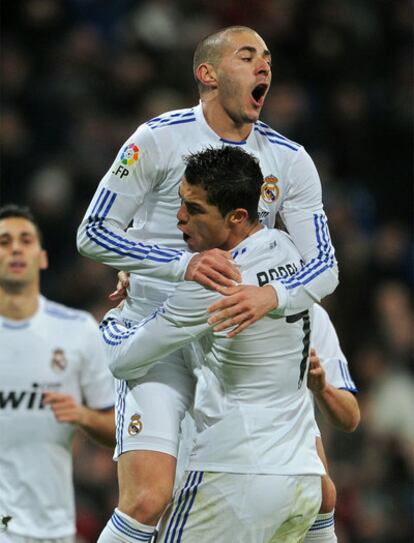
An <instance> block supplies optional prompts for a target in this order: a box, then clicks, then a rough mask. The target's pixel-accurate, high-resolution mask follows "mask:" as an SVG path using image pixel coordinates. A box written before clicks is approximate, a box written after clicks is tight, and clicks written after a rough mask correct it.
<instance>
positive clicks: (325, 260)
mask: <svg viewBox="0 0 414 543" xmlns="http://www.w3.org/2000/svg"><path fill="white" fill-rule="evenodd" d="M313 217H314V226H315V236H316V241H317V244H316V245H317V248H318V255H317V256H316V257H315V258H313V259H312V260H310V261H309V262H308V263H307V264H306V265H305V266H304V267H303V268H302V269H301V270H300V271H299V272H298V273H297V274H295V275H293V276H292V277H289V278H287V279H281V280H280V282H281V283H282V284H283V285H284V286H285V287H286V289H287V290H291V289H293V288H296V287H298V286H301V285H306V284H308V283H309V282H310V281H312V280H313V279H314V278H315V277H317V276H318V275H320V274H321V273H323V272H324V271H325V270H327V269H330V268H332V267H333V266H334V264H335V258H334V253H333V249H332V245H331V243H330V239H329V233H328V227H327V223H326V218H325V216H324V215H322V214H320V215H318V214H316V213H315V214H314V216H313Z"/></svg>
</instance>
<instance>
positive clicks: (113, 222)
mask: <svg viewBox="0 0 414 543" xmlns="http://www.w3.org/2000/svg"><path fill="white" fill-rule="evenodd" d="M194 74H195V77H196V80H197V82H198V85H199V89H200V97H201V103H200V104H199V105H198V106H197V107H194V108H189V109H186V110H180V111H174V112H169V113H166V114H164V115H161V116H160V117H157V118H155V119H152V120H151V121H149V122H148V123H145V124H144V125H142V126H141V127H139V129H138V130H137V131H136V132H135V133H134V134H133V135H132V136H131V138H130V139H129V140H128V141H127V142H126V144H125V146H124V147H123V148H122V150H121V151H120V154H119V156H118V157H117V159H116V161H115V162H114V164H113V166H112V167H111V168H110V170H109V171H108V173H107V174H106V175H105V176H104V178H103V180H102V181H101V184H100V185H99V187H98V190H97V192H96V194H95V196H94V198H93V200H92V202H91V205H90V207H89V209H88V210H87V212H86V215H85V219H84V221H83V223H82V225H81V226H80V228H79V233H78V246H79V249H80V251H81V253H82V254H85V255H87V256H89V257H91V258H93V259H95V260H99V261H101V262H104V263H106V264H109V265H111V266H113V267H115V268H118V269H123V270H126V271H131V272H133V273H132V276H131V288H130V291H129V296H128V298H127V300H126V303H125V306H124V309H123V316H124V317H125V318H129V319H131V320H133V321H139V320H140V319H141V318H142V317H144V316H146V315H147V314H148V313H150V312H151V311H152V310H153V308H154V307H156V306H157V305H158V304H159V303H160V302H162V301H163V300H164V299H165V298H166V296H167V295H168V293H169V292H171V291H172V290H173V289H174V284H173V283H171V281H177V280H181V279H183V278H184V277H185V278H186V279H195V280H199V281H202V282H204V284H206V285H207V286H213V287H214V286H216V284H217V283H215V280H216V279H217V276H218V274H217V273H216V272H215V271H214V269H213V271H211V272H207V273H210V275H209V277H206V276H205V273H204V276H203V273H200V267H201V271H202V272H205V270H206V269H207V270H208V268H209V266H208V265H207V266H206V265H205V264H203V262H204V260H203V259H202V258H201V265H200V257H199V256H194V257H193V258H191V261H190V264H189V266H188V268H186V265H187V263H188V261H189V259H190V257H191V255H188V254H187V253H183V252H182V251H179V250H177V248H179V247H184V244H183V241H182V240H181V239H179V236H178V235H177V231H176V228H175V214H176V211H177V209H178V207H179V200H178V194H177V188H178V183H179V181H180V179H181V177H182V174H183V171H184V164H183V161H182V156H183V155H185V154H187V153H189V152H197V151H200V150H201V149H203V148H205V147H206V146H208V145H211V146H213V147H222V146H223V145H235V146H242V147H243V148H244V149H246V150H247V151H249V152H251V153H252V154H253V155H254V156H256V157H257V158H258V159H259V162H260V165H261V169H262V171H263V173H264V176H265V185H264V187H263V192H262V197H261V200H260V206H259V208H260V218H261V219H262V221H263V222H264V223H265V224H267V225H269V226H273V224H274V220H275V216H276V212H277V211H278V210H280V211H281V213H282V215H283V219H284V221H285V223H286V225H287V228H288V230H289V232H290V234H291V236H292V238H293V240H294V242H295V245H296V246H297V247H298V249H299V252H300V253H301V256H302V258H303V260H304V261H305V263H306V265H305V267H304V268H303V269H302V270H301V271H300V272H299V273H295V271H294V269H291V270H289V271H286V273H285V274H284V276H278V274H276V275H275V276H274V277H273V279H274V281H273V282H272V283H271V286H267V287H264V288H260V289H259V288H258V287H250V288H247V289H246V290H243V291H242V292H238V293H237V294H235V295H233V296H228V297H226V298H225V299H224V300H223V301H222V302H219V307H222V306H223V305H226V304H229V306H230V307H229V308H228V309H226V310H225V316H229V317H231V319H232V320H231V324H233V323H236V324H238V325H239V327H238V328H237V330H236V332H237V331H241V330H242V329H243V328H244V327H246V326H247V325H249V324H251V323H252V322H254V321H255V320H257V319H258V318H260V317H262V316H263V315H264V314H266V313H267V312H268V311H270V310H271V309H274V308H275V307H278V311H279V313H280V314H293V313H297V312H298V311H300V310H303V309H305V308H306V307H309V306H310V305H312V303H313V302H314V301H315V300H319V299H320V298H322V297H323V296H325V295H326V294H328V293H330V292H332V290H333V289H334V288H335V286H336V284H337V270H336V263H335V258H334V251H333V248H332V246H331V243H330V237H329V232H328V228H327V224H326V216H325V214H324V211H323V206H322V201H321V187H320V181H319V177H318V174H317V172H316V169H315V166H314V164H313V162H312V160H311V159H310V157H309V155H308V154H307V153H306V151H305V150H304V149H303V147H301V146H300V145H298V144H296V143H294V142H291V141H289V140H288V139H287V138H285V137H283V136H281V135H280V134H278V133H277V132H275V131H274V130H272V129H271V128H269V127H268V126H266V125H265V124H264V123H261V122H260V121H258V117H259V114H260V111H261V108H262V106H263V104H264V100H265V96H266V94H267V91H268V88H269V85H270V81H271V67H270V53H269V51H268V49H267V47H266V44H265V43H264V41H263V40H262V38H260V36H258V35H257V34H256V33H255V32H254V31H253V30H251V29H248V28H245V27H232V28H230V29H227V30H225V31H222V32H218V33H217V34H214V35H212V36H210V37H208V38H206V39H205V40H203V41H202V42H200V44H199V46H198V47H197V49H196V52H195V55H194ZM131 221H132V227H130V228H128V230H127V231H126V232H125V229H126V228H127V227H128V225H129V224H130V222H131ZM160 245H161V246H162V247H160ZM210 262H211V261H208V264H209V263H210ZM216 268H219V269H225V268H226V266H225V265H223V264H221V263H219V264H218V265H216ZM290 272H292V275H291V276H290V275H289V273H290ZM238 289H239V287H236V291H237V290H238ZM230 292H231V291H230ZM235 314H237V316H236V317H234V315H235ZM213 318H214V317H213ZM178 356H179V354H176V355H173V358H174V360H175V359H176V358H177V357H178ZM192 392H193V381H192V378H191V376H190V375H189V373H188V370H187V368H186V367H185V366H184V364H183V363H182V364H181V365H180V364H178V363H177V362H176V361H175V362H174V363H173V364H170V365H165V364H163V365H160V366H154V367H153V368H152V369H151V371H150V373H149V374H148V375H147V376H146V377H145V378H143V379H142V380H141V381H140V382H139V383H137V384H136V386H135V387H134V388H132V389H126V388H125V387H121V388H120V391H119V405H120V406H122V405H123V403H124V402H125V397H126V396H127V397H128V404H129V403H131V402H132V401H134V402H135V408H134V410H132V408H131V411H132V412H131V413H130V414H129V413H128V414H127V415H126V416H127V422H130V418H131V416H132V415H134V414H136V413H138V414H139V415H140V417H141V421H142V426H141V427H140V431H139V432H136V433H135V435H133V436H132V435H128V436H126V438H125V439H122V441H121V442H120V440H118V447H117V451H116V456H118V457H119V458H118V459H119V462H118V477H119V483H120V502H119V507H120V510H121V511H123V512H124V513H125V514H126V516H125V518H126V520H125V522H126V523H128V522H130V520H131V521H132V520H134V519H135V520H136V521H138V523H139V524H138V525H139V526H140V529H141V530H142V531H143V532H146V533H148V534H149V533H151V532H153V530H154V526H155V524H156V522H157V520H158V518H159V516H160V514H161V513H162V511H163V510H164V508H165V506H166V505H167V504H168V502H169V500H170V497H171V492H172V488H173V482H174V474H175V465H176V461H175V457H176V454H177V443H178V433H179V425H180V421H181V419H182V417H183V415H184V413H185V410H186V409H187V408H188V406H189V404H190V402H191V398H192ZM131 396H132V397H133V398H132V399H130V397H131ZM118 435H119V436H120V435H121V433H118ZM131 525H134V526H136V524H131ZM125 540H126V539H125Z"/></svg>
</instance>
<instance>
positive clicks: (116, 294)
mask: <svg viewBox="0 0 414 543" xmlns="http://www.w3.org/2000/svg"><path fill="white" fill-rule="evenodd" d="M128 287H129V273H128V272H124V271H120V272H118V283H117V285H116V290H114V291H113V292H112V293H111V294H110V295H109V296H108V298H109V299H110V300H111V302H122V301H123V300H125V298H126V297H127V288H128Z"/></svg>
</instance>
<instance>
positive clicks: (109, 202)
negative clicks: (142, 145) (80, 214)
mask: <svg viewBox="0 0 414 543" xmlns="http://www.w3.org/2000/svg"><path fill="white" fill-rule="evenodd" d="M116 197H117V195H116V193H111V191H109V190H106V189H103V191H101V193H100V194H99V196H98V199H97V203H96V204H95V206H94V209H96V212H95V214H94V215H90V216H89V218H88V222H87V225H86V235H87V236H88V237H89V239H90V240H91V241H93V242H94V243H96V244H97V245H99V246H101V247H103V248H105V249H108V250H109V251H112V252H115V253H117V254H119V255H122V256H130V257H132V258H135V259H137V260H144V259H145V258H147V259H148V260H152V261H154V262H164V263H165V262H172V261H178V260H179V259H180V258H181V256H182V254H183V251H179V250H175V249H168V248H160V247H159V246H158V245H149V244H144V243H140V242H134V241H131V240H128V239H126V238H123V237H122V236H120V235H118V234H116V233H115V232H112V231H111V230H109V229H108V228H106V227H105V226H104V224H103V221H104V219H105V218H106V217H107V215H108V213H109V211H110V209H111V207H112V206H113V204H114V202H115V199H116ZM104 208H105V209H104ZM102 210H103V213H102ZM101 213H102V215H101ZM133 253H139V254H133Z"/></svg>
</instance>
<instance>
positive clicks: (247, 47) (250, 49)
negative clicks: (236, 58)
mask: <svg viewBox="0 0 414 543" xmlns="http://www.w3.org/2000/svg"><path fill="white" fill-rule="evenodd" d="M242 51H248V52H249V53H257V49H256V47H252V46H251V45H243V47H239V49H237V51H236V54H237V53H241V52H242ZM263 56H265V57H271V56H272V55H271V53H270V51H269V50H268V49H265V50H264V51H263Z"/></svg>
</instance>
